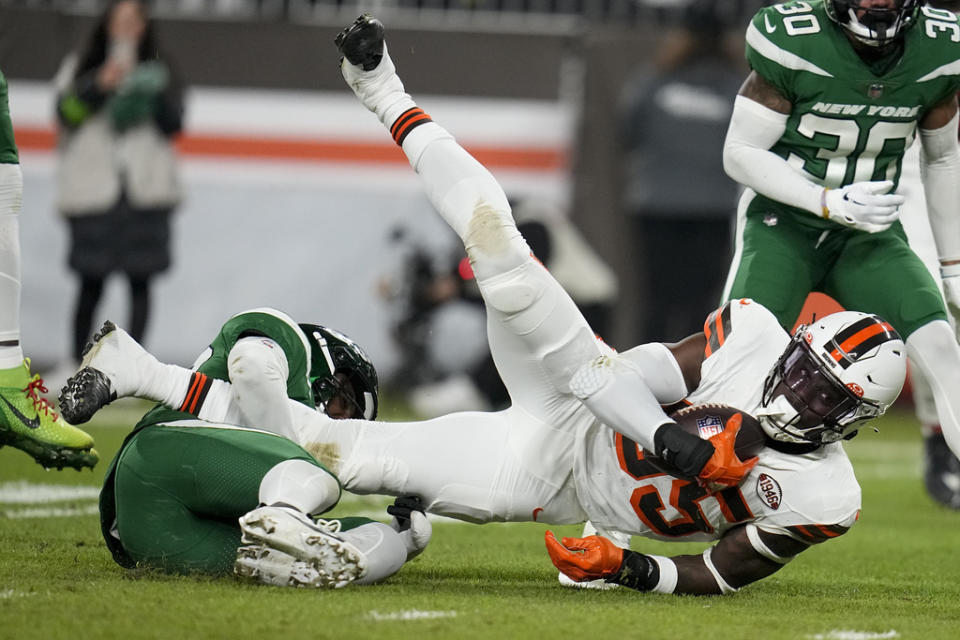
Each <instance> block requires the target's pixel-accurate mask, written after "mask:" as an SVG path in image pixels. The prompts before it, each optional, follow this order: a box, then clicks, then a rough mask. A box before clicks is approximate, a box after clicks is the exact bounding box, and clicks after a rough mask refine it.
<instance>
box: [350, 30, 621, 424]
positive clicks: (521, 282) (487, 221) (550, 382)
mask: <svg viewBox="0 0 960 640" xmlns="http://www.w3.org/2000/svg"><path fill="white" fill-rule="evenodd" d="M337 47H338V49H339V50H340V52H341V53H342V54H343V56H344V60H343V62H342V64H341V70H342V72H343V76H344V79H345V80H346V81H347V84H348V85H349V86H350V87H351V89H353V91H354V93H355V94H356V95H357V97H358V98H359V99H360V101H361V102H362V103H363V104H364V106H366V107H367V108H368V109H369V110H371V111H373V112H374V113H375V114H376V116H377V117H378V119H379V120H380V121H381V123H383V125H384V126H385V127H386V128H387V129H388V130H389V131H390V133H391V135H392V136H393V139H394V141H395V142H396V143H397V144H398V145H400V146H401V148H402V149H403V151H404V153H405V154H406V156H407V158H408V159H409V161H410V164H411V166H412V167H413V168H414V170H415V171H416V172H417V174H418V175H419V176H420V178H421V179H422V180H423V183H424V186H425V190H426V193H427V195H428V197H429V198H430V200H431V202H432V203H433V205H434V207H435V208H436V210H437V211H438V212H439V214H440V215H441V216H442V217H443V219H444V220H445V221H446V222H447V223H448V224H449V225H450V227H451V228H452V229H453V230H454V231H455V232H456V233H457V234H458V235H459V236H460V238H461V240H462V241H463V243H464V247H465V248H466V251H467V254H468V256H469V258H470V261H471V264H472V266H473V270H474V273H475V274H476V277H477V283H478V285H479V287H480V290H481V293H482V294H483V297H484V300H485V302H486V305H487V314H488V337H489V340H490V348H491V352H492V353H493V356H494V359H495V361H496V362H497V367H498V370H499V371H500V374H501V376H502V377H503V378H504V382H505V383H506V386H507V388H508V389H509V390H510V393H511V398H512V400H513V403H514V405H518V404H519V405H523V406H525V407H526V408H528V409H529V410H530V411H531V412H533V413H534V414H535V415H537V416H538V417H540V418H542V419H545V420H549V419H552V417H553V416H551V415H549V414H547V413H546V410H548V408H549V407H550V406H551V405H552V404H553V403H551V402H550V400H551V399H552V398H555V397H556V394H557V392H558V391H559V392H561V393H566V392H568V391H569V385H568V382H569V379H570V377H571V376H572V374H573V373H574V371H575V370H576V369H577V368H578V367H579V366H580V365H581V364H583V363H584V362H587V361H589V360H590V359H592V358H595V357H597V356H599V355H602V354H603V353H605V352H607V350H606V349H605V347H603V345H602V343H600V342H599V341H598V340H597V339H596V337H595V336H594V334H593V332H592V331H591V330H590V328H589V326H588V325H587V323H586V321H585V320H584V319H583V316H582V315H581V314H580V312H579V310H578V309H577V307H576V305H575V304H574V303H573V301H572V300H571V299H570V297H569V296H568V295H567V293H566V292H565V291H564V290H563V288H562V287H561V286H560V285H559V283H557V282H556V280H555V279H554V278H553V277H552V276H551V275H550V274H549V273H548V272H547V271H546V269H544V268H543V266H542V265H541V264H540V263H539V262H538V261H537V260H536V259H535V258H534V257H533V256H532V255H531V252H530V248H529V247H528V246H527V243H526V242H525V241H524V239H523V237H522V236H521V235H520V232H519V231H518V230H517V227H516V224H515V222H514V219H513V215H512V213H511V211H510V206H509V204H508V203H507V198H506V196H505V194H504V193H503V190H502V188H501V187H500V185H499V184H498V183H497V182H496V180H495V179H494V177H493V176H492V175H491V173H490V172H489V171H488V170H487V169H486V168H485V167H483V166H482V165H481V164H480V163H479V162H477V161H476V160H475V159H474V158H473V157H472V156H470V154H469V153H467V151H466V150H465V149H463V148H462V147H461V146H460V145H459V144H457V142H456V141H455V140H454V139H453V136H451V135H450V133H448V132H447V131H446V130H445V129H444V128H443V127H441V126H440V125H438V124H437V123H435V122H434V121H433V120H432V119H431V118H430V116H429V115H427V114H426V113H425V112H424V111H423V110H422V109H421V108H420V107H418V106H417V105H416V103H414V101H413V100H412V98H411V97H410V95H409V94H407V93H406V91H405V89H404V86H403V83H402V82H401V81H400V78H399V77H398V76H397V74H396V71H395V67H394V64H393V61H392V60H391V59H390V55H389V52H388V50H387V45H386V43H385V41H384V37H383V26H382V25H381V24H380V22H379V21H377V20H376V19H374V18H371V17H370V16H361V17H360V18H358V19H357V21H356V22H355V23H354V24H353V25H351V26H350V27H348V28H347V29H345V30H344V31H343V32H342V33H341V34H340V36H338V38H337Z"/></svg>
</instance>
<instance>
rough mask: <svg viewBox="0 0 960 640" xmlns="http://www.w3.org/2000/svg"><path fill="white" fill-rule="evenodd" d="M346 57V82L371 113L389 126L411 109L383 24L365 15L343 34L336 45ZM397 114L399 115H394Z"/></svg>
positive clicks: (342, 64) (343, 68)
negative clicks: (384, 35)
mask: <svg viewBox="0 0 960 640" xmlns="http://www.w3.org/2000/svg"><path fill="white" fill-rule="evenodd" d="M335 43H336V45H337V49H338V50H339V51H340V54H341V55H342V56H343V60H342V61H341V63H340V70H341V72H342V73H343V79H344V80H346V81H347V84H348V85H349V86H350V88H351V89H353V92H354V93H355V94H356V95H357V97H358V98H359V99H360V102H362V103H363V106H365V107H366V108H367V109H369V110H370V111H373V112H374V113H375V114H377V117H378V118H380V121H381V122H384V123H385V124H387V125H390V124H392V123H393V120H394V119H395V118H396V117H397V116H399V115H400V113H401V112H402V111H404V110H405V109H407V108H409V106H412V104H413V102H412V100H411V98H410V95H409V94H408V93H407V92H406V90H405V89H404V88H403V82H401V81H400V78H399V76H397V70H396V67H395V66H394V64H393V60H391V59H390V54H389V53H387V43H386V41H385V40H384V37H383V24H382V23H381V22H380V21H379V20H377V19H376V18H373V17H371V16H368V15H362V16H360V17H359V18H357V19H356V21H354V23H353V24H351V25H350V26H349V27H347V28H346V29H344V30H343V31H341V32H340V34H339V35H338V36H337V39H336V41H335ZM394 111H396V113H393V112H394Z"/></svg>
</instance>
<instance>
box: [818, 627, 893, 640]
mask: <svg viewBox="0 0 960 640" xmlns="http://www.w3.org/2000/svg"><path fill="white" fill-rule="evenodd" d="M807 637H808V638H810V639H811V640H886V639H887V638H899V637H900V633H899V632H897V631H894V630H893V629H890V630H889V631H880V632H876V631H855V630H853V629H832V630H830V631H828V632H826V633H817V634H813V635H808V636H807Z"/></svg>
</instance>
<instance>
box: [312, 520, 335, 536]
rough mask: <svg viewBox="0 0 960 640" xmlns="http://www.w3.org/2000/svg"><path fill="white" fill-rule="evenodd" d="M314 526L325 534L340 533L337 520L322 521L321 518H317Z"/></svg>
mask: <svg viewBox="0 0 960 640" xmlns="http://www.w3.org/2000/svg"><path fill="white" fill-rule="evenodd" d="M314 524H315V525H316V526H317V528H318V529H323V530H324V531H326V532H327V533H340V521H339V520H324V519H322V518H317V520H315V521H314Z"/></svg>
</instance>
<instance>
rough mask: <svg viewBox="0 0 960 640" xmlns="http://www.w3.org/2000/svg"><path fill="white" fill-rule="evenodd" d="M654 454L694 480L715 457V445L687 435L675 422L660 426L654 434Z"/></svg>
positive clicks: (689, 434) (690, 434)
mask: <svg viewBox="0 0 960 640" xmlns="http://www.w3.org/2000/svg"><path fill="white" fill-rule="evenodd" d="M653 445H654V453H656V455H657V456H659V457H660V458H661V459H662V460H663V461H664V462H666V463H667V464H668V465H670V466H672V467H675V468H676V469H677V470H678V471H680V472H681V473H682V474H683V476H685V477H689V478H693V477H696V475H697V474H698V473H700V471H701V470H702V469H703V466H704V465H705V464H707V460H709V459H710V457H711V456H712V455H713V451H714V449H713V444H712V443H711V442H710V441H709V440H704V439H702V438H700V437H698V436H695V435H693V434H692V433H687V432H686V431H684V430H683V429H681V428H680V427H678V426H677V425H676V423H674V422H668V423H666V424H663V425H660V427H659V428H658V429H657V431H656V433H654V434H653Z"/></svg>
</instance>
